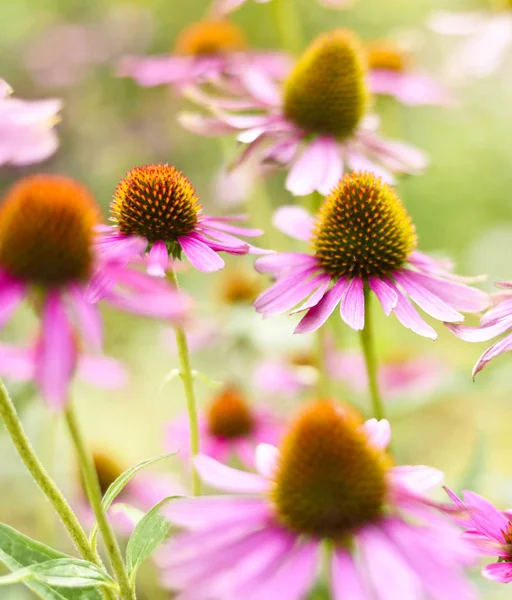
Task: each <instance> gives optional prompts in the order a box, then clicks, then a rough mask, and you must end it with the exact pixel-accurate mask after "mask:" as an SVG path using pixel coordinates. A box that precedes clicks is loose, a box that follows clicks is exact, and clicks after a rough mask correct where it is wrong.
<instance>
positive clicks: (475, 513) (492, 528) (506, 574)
mask: <svg viewBox="0 0 512 600" xmlns="http://www.w3.org/2000/svg"><path fill="white" fill-rule="evenodd" d="M446 492H447V493H448V495H449V496H450V498H451V500H452V501H453V502H454V504H455V507H456V508H457V509H461V510H460V513H461V515H460V516H457V518H456V519H455V520H456V522H457V523H458V524H459V525H461V526H462V527H464V529H465V531H464V533H463V538H464V539H465V540H466V542H468V543H469V544H470V545H471V546H472V547H474V548H475V550H476V551H477V552H478V553H479V554H481V555H483V556H494V557H496V558H497V560H498V562H496V563H493V564H490V565H487V566H486V567H484V568H483V569H482V575H483V576H484V577H485V578H486V579H490V580H491V581H497V582H498V583H510V582H511V581H512V515H511V513H510V511H504V512H501V511H499V510H498V509H497V508H496V507H495V506H493V505H492V504H491V503H490V502H489V501H488V500H486V499H485V498H482V496H479V495H478V494H475V492H470V491H468V490H465V491H464V492H463V497H462V499H461V498H459V497H458V496H457V495H456V494H454V493H453V492H452V491H451V490H449V489H446Z"/></svg>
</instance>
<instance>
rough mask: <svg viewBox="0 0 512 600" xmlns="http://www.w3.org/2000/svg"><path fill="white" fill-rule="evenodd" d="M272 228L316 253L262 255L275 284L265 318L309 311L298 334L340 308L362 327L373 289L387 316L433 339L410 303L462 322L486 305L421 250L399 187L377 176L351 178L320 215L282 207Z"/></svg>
mask: <svg viewBox="0 0 512 600" xmlns="http://www.w3.org/2000/svg"><path fill="white" fill-rule="evenodd" d="M275 224H276V226H278V227H279V228H280V229H281V230H282V231H284V232H286V233H288V234H289V235H292V236H293V237H295V238H298V239H301V240H304V241H307V242H309V243H310V244H311V247H312V249H313V253H312V254H307V253H300V252H285V253H279V254H274V255H272V256H267V257H264V258H260V259H258V260H257V261H256V268H257V270H258V271H260V272H262V273H270V274H272V275H273V276H274V277H275V278H276V280H277V281H276V283H275V284H274V285H273V286H271V287H270V288H269V289H267V290H266V291H265V292H263V294H261V295H260V296H259V298H258V299H257V300H256V302H255V307H256V310H257V311H258V312H260V313H262V314H263V315H265V316H270V315H275V314H279V313H283V312H286V311H288V310H290V309H292V308H293V307H295V306H296V305H297V304H300V303H302V304H301V305H300V306H299V308H297V309H296V310H295V311H293V312H294V313H295V312H304V311H307V313H306V315H305V316H304V317H303V319H302V320H301V321H300V323H299V324H298V326H297V328H296V330H295V332H296V333H307V332H310V331H314V330H316V329H318V328H319V327H321V326H322V325H323V323H325V321H326V320H327V319H328V318H329V316H330V315H331V314H332V313H333V311H334V309H335V308H336V306H338V305H340V313H341V318H342V319H343V320H344V321H345V323H347V325H349V326H350V327H352V328H353V329H356V330H362V329H364V325H365V305H366V303H367V302H368V300H369V295H370V292H373V293H374V294H375V295H376V296H377V298H378V300H379V302H380V304H381V306H382V308H383V310H384V313H385V314H386V315H390V314H391V313H394V314H395V316H396V317H397V319H398V320H399V321H400V323H402V325H404V326H405V327H407V328H409V329H411V330H412V331H414V332H415V333H417V334H419V335H422V336H424V337H428V338H431V339H436V337H437V334H436V332H435V330H434V329H433V328H432V327H431V326H430V325H428V324H427V323H426V322H425V321H424V320H423V319H422V318H421V317H420V315H419V314H418V312H417V311H416V310H415V308H414V307H413V305H412V304H411V302H410V300H409V298H410V299H411V300H413V301H414V302H415V303H416V304H417V305H418V306H419V307H420V308H421V309H422V310H424V311H425V312H426V313H427V314H428V315H430V316H431V317H433V318H435V319H439V320H441V321H447V322H457V321H463V320H464V317H463V315H462V314H461V313H460V312H459V311H464V312H476V311H479V310H482V309H484V308H485V307H486V306H488V302H489V299H488V295H487V294H485V293H484V292H482V291H480V290H477V289H474V288H472V287H469V286H467V285H464V284H462V283H460V281H459V280H458V279H460V278H458V277H457V276H456V275H454V274H453V273H451V272H450V271H448V270H447V265H446V262H440V261H436V260H434V259H432V258H430V257H428V256H427V255H425V254H423V253H421V252H418V251H417V250H416V245H417V238H416V232H415V227H414V225H413V223H412V221H411V218H410V217H409V215H408V214H407V211H406V210H405V208H404V206H403V205H402V203H401V202H400V200H399V198H398V196H397V195H396V193H395V192H394V190H393V189H392V188H391V187H389V186H388V185H387V184H385V183H383V182H382V180H381V179H379V178H377V177H376V176H375V175H374V174H372V173H361V172H359V173H350V174H348V175H346V176H345V178H344V179H343V180H341V181H340V182H339V184H338V185H337V186H336V188H334V190H333V191H332V192H331V194H330V195H329V196H328V197H327V198H326V199H325V201H324V203H323V205H322V207H321V208H320V211H319V212H318V214H317V216H316V218H313V217H311V216H310V215H309V214H308V213H307V212H306V211H305V210H304V209H301V208H299V207H283V208H281V209H280V210H279V211H278V212H277V213H276V217H275Z"/></svg>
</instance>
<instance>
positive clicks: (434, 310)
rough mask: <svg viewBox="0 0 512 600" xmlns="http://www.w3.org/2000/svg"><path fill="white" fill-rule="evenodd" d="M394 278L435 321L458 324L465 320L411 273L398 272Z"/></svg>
mask: <svg viewBox="0 0 512 600" xmlns="http://www.w3.org/2000/svg"><path fill="white" fill-rule="evenodd" d="M394 278H395V281H396V282H397V283H399V284H400V285H401V286H402V287H403V289H404V290H405V291H406V292H407V293H408V294H409V296H410V297H411V298H412V299H413V300H414V302H416V304H417V305H418V306H419V307H420V308H421V309H423V310H424V311H425V312H426V313H427V314H429V315H430V316H431V317H434V319H439V320H440V321H446V322H458V321H463V320H464V317H463V315H461V314H460V313H459V312H457V311H456V310H455V309H454V308H452V307H451V306H449V305H448V304H446V302H443V300H441V299H440V298H439V297H438V296H436V295H435V294H433V293H432V292H430V291H429V290H428V289H427V288H425V287H423V285H421V283H420V282H419V281H418V280H417V279H415V278H414V275H413V276H412V277H411V275H410V272H409V271H396V272H395V273H394Z"/></svg>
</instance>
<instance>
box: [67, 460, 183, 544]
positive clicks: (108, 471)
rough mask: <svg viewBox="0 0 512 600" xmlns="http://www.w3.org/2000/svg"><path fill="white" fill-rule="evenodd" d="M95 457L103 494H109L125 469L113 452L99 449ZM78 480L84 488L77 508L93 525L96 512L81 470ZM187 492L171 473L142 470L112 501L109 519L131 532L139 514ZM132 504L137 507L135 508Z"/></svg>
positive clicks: (121, 530)
mask: <svg viewBox="0 0 512 600" xmlns="http://www.w3.org/2000/svg"><path fill="white" fill-rule="evenodd" d="M92 459H93V462H94V467H95V469H96V473H97V474H98V480H99V484H100V490H101V494H102V495H105V493H106V492H107V490H108V488H109V487H110V486H111V485H112V484H113V483H114V481H115V480H116V479H117V478H118V477H119V476H120V475H122V473H123V472H124V470H125V469H124V468H123V466H122V464H121V463H120V461H118V459H117V457H116V456H115V455H113V454H112V452H106V451H105V450H101V449H100V450H98V449H96V450H95V451H93V453H92ZM78 483H79V484H80V486H79V487H80V489H79V494H78V496H79V497H78V499H77V501H76V506H75V509H76V511H77V513H78V514H79V516H80V518H81V521H82V522H84V523H85V524H86V525H87V526H89V527H92V525H93V524H94V521H95V519H94V514H93V512H92V510H91V508H90V506H89V504H88V502H87V495H86V493H85V489H84V483H83V479H82V476H81V474H80V475H79V476H78ZM183 494H185V488H184V487H183V486H181V485H180V484H179V483H178V482H177V481H175V480H174V479H173V478H172V477H170V476H169V475H163V474H160V473H143V472H139V473H137V474H135V476H134V477H132V478H131V479H130V481H129V482H128V483H127V484H126V486H125V487H124V488H123V490H122V491H121V493H120V494H118V496H117V497H116V499H115V500H114V502H113V503H112V504H111V507H110V510H109V519H110V521H111V523H112V524H113V526H114V527H115V529H116V532H117V533H119V534H121V535H123V536H129V535H130V534H131V532H132V531H133V528H134V526H135V525H136V524H137V517H139V518H140V517H142V516H143V515H144V514H145V513H147V512H148V511H149V510H150V509H151V508H153V506H155V504H158V502H160V501H161V500H163V499H164V498H168V497H169V496H181V495H183ZM132 508H133V509H135V511H131V510H130V509H132Z"/></svg>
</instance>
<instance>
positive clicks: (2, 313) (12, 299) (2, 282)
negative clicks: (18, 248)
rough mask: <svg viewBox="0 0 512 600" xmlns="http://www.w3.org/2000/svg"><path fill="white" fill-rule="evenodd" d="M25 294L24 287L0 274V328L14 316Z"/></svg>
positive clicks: (19, 282)
mask: <svg viewBox="0 0 512 600" xmlns="http://www.w3.org/2000/svg"><path fill="white" fill-rule="evenodd" d="M25 294H26V286H25V285H24V284H23V283H22V282H21V281H16V280H14V279H12V278H11V277H9V276H8V275H3V274H2V273H0V327H2V326H3V325H4V324H5V323H7V321H8V320H9V319H10V318H11V316H12V315H13V314H14V312H15V311H16V309H17V308H18V306H19V305H20V304H21V302H22V300H23V298H24V297H25Z"/></svg>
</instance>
